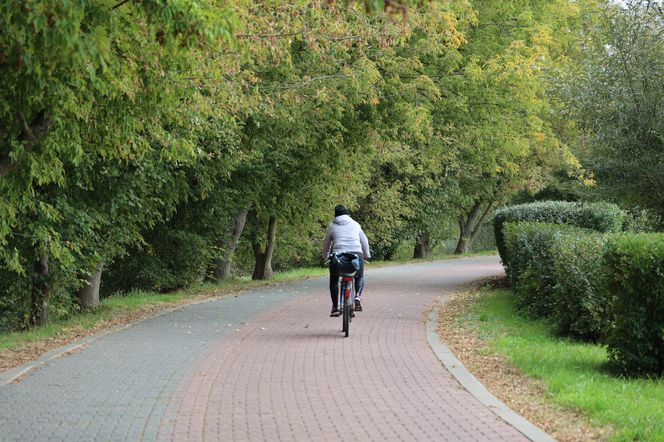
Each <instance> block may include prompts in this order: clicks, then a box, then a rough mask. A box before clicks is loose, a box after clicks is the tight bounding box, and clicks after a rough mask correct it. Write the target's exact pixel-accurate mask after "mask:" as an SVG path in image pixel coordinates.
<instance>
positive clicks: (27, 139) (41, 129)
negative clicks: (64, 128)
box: [0, 111, 54, 178]
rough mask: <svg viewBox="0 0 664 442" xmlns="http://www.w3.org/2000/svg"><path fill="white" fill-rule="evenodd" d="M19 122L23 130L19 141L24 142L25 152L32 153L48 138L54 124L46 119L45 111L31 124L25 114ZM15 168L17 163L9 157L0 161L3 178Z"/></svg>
mask: <svg viewBox="0 0 664 442" xmlns="http://www.w3.org/2000/svg"><path fill="white" fill-rule="evenodd" d="M19 120H20V123H21V127H22V129H23V130H22V131H21V134H20V135H19V137H18V139H19V141H21V142H23V151H24V152H31V151H32V150H33V149H34V148H35V147H36V146H37V145H38V144H39V143H40V142H41V140H42V139H43V138H44V137H45V136H46V134H47V133H48V131H49V130H50V129H51V127H52V126H53V123H54V121H53V119H51V118H46V112H45V111H41V112H39V113H38V114H37V116H36V117H35V119H34V120H33V121H32V123H30V124H28V122H27V120H26V119H25V116H24V115H23V114H19ZM15 168H16V162H14V161H12V160H11V159H10V158H9V156H6V157H3V158H1V159H0V177H1V178H4V177H6V176H8V175H9V174H10V173H12V172H13V171H14V169H15Z"/></svg>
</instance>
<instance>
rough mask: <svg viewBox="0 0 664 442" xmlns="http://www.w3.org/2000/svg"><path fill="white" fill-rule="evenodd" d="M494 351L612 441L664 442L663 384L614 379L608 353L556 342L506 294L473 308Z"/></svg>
mask: <svg viewBox="0 0 664 442" xmlns="http://www.w3.org/2000/svg"><path fill="white" fill-rule="evenodd" d="M471 312H472V313H471V315H469V317H468V318H466V319H468V320H470V321H471V322H473V323H475V324H476V325H477V327H478V329H479V331H480V333H481V336H482V337H483V338H484V339H485V340H486V342H487V343H488V344H489V346H490V347H491V348H492V349H493V350H494V351H496V352H497V353H499V354H501V355H503V356H505V357H506V358H507V360H508V361H509V362H510V363H511V364H513V365H515V366H516V367H518V368H519V369H521V371H523V372H524V373H525V374H526V375H528V376H531V377H534V378H537V379H541V380H542V381H543V382H544V384H545V385H546V386H547V388H548V391H549V392H550V395H551V399H552V400H553V401H554V402H556V403H558V404H561V405H563V406H565V407H569V408H571V409H574V410H580V411H581V412H582V413H584V414H585V415H587V416H589V417H590V418H591V419H592V420H593V422H594V423H595V424H597V425H600V426H604V425H608V426H610V427H612V428H613V429H614V432H613V434H612V435H611V437H610V440H612V441H664V379H659V380H653V379H627V378H622V377H619V376H616V375H614V374H613V373H612V372H611V370H610V368H609V365H608V362H607V361H608V359H607V353H606V349H605V348H604V347H603V346H601V345H594V344H585V343H579V342H574V341H570V340H565V339H560V338H556V337H555V336H552V334H551V330H550V328H549V327H548V325H547V324H546V322H544V321H529V320H526V319H524V318H523V317H520V316H519V315H518V314H517V313H516V309H515V307H514V304H513V302H512V297H511V293H510V292H509V291H507V290H485V291H483V292H482V296H481V297H480V298H479V300H478V302H477V303H475V304H474V305H473V306H472V308H471Z"/></svg>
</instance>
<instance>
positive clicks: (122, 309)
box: [0, 268, 327, 350]
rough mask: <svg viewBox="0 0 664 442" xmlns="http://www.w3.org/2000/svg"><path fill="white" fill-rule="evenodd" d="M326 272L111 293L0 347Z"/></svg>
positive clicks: (9, 336) (0, 339)
mask: <svg viewBox="0 0 664 442" xmlns="http://www.w3.org/2000/svg"><path fill="white" fill-rule="evenodd" d="M326 274H327V269H325V268H308V269H297V270H292V271H288V272H279V273H275V274H274V278H273V279H271V280H269V281H252V280H251V279H250V278H246V277H244V278H236V279H231V280H228V281H222V282H221V283H215V284H212V283H205V284H198V285H196V286H194V287H191V288H189V289H185V290H179V291H176V292H172V293H153V292H144V291H138V290H137V291H133V292H130V293H127V294H120V295H115V296H110V297H108V298H105V299H102V300H101V305H100V306H99V308H98V309H96V310H95V311H91V312H84V313H81V314H78V315H74V316H72V317H70V318H68V319H63V320H59V321H54V322H53V323H51V324H49V325H46V326H42V327H37V328H34V329H31V330H26V331H19V332H12V333H0V350H5V349H10V350H11V349H17V348H19V347H21V346H22V345H25V344H30V343H36V342H44V341H47V340H49V339H51V338H55V337H58V336H63V335H66V334H68V333H71V332H72V331H73V330H77V331H79V332H85V331H87V330H90V329H93V328H94V327H95V326H97V325H98V324H100V323H101V322H103V321H110V320H112V319H113V318H114V317H116V316H118V315H120V314H124V313H128V312H132V311H136V310H138V309H140V308H142V307H145V306H154V305H169V304H171V305H175V304H177V303H181V302H185V301H186V300H192V301H193V300H194V298H195V297H196V296H197V295H201V294H203V295H205V294H208V295H211V294H212V293H232V292H239V291H242V290H247V289H251V288H256V287H261V286H265V285H268V284H274V283H281V282H290V281H299V280H302V279H306V278H309V277H317V276H323V275H326Z"/></svg>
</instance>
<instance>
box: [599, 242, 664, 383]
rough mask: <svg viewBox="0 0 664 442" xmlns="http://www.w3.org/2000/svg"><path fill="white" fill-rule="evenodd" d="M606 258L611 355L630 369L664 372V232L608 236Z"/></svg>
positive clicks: (639, 372)
mask: <svg viewBox="0 0 664 442" xmlns="http://www.w3.org/2000/svg"><path fill="white" fill-rule="evenodd" d="M605 260H606V265H607V272H608V281H609V285H610V288H611V292H612V294H613V296H614V300H613V308H612V310H613V315H612V316H613V319H614V324H613V328H612V330H611V333H610V334H609V336H608V337H607V345H608V350H609V356H610V358H611V359H612V360H613V361H614V362H615V363H616V364H617V365H618V366H619V367H620V369H621V370H622V371H623V372H624V373H627V374H633V375H654V376H661V375H662V374H664V234H662V233H651V234H646V233H640V234H623V235H615V236H612V237H611V238H609V240H608V242H607V247H606V254H605Z"/></svg>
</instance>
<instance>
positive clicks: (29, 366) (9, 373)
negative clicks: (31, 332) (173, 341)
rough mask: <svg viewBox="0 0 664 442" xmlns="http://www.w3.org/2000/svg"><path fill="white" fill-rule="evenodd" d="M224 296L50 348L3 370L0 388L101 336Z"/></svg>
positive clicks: (195, 302)
mask: <svg viewBox="0 0 664 442" xmlns="http://www.w3.org/2000/svg"><path fill="white" fill-rule="evenodd" d="M221 298H223V296H222V297H220V298H208V299H201V300H197V301H194V302H190V303H186V304H181V305H176V306H172V307H167V308H166V309H164V310H161V311H158V312H156V313H155V314H152V315H148V316H146V317H144V318H140V319H137V320H135V321H132V322H129V323H127V324H122V325H118V326H116V327H112V328H110V329H108V330H104V331H100V332H98V333H95V334H93V335H90V336H86V337H84V338H81V339H77V340H75V341H73V342H70V343H69V344H66V345H64V346H62V347H58V348H54V349H53V350H50V351H48V352H46V353H44V354H43V355H41V356H39V357H38V358H37V359H33V360H31V361H28V362H25V363H23V364H21V365H19V366H17V367H14V368H10V369H8V370H5V371H3V372H0V388H2V387H4V386H5V385H7V384H11V383H15V382H19V381H20V380H21V379H22V378H24V377H25V376H27V375H29V374H30V373H31V372H32V371H33V370H35V369H37V368H38V367H40V366H42V365H44V364H46V363H47V362H49V361H52V360H54V359H58V358H61V357H65V356H68V355H70V354H72V353H75V352H77V351H79V350H83V349H84V348H85V347H87V346H88V344H90V343H91V342H94V341H96V340H97V339H99V338H102V337H104V336H107V335H110V334H111V333H116V332H118V331H120V330H124V329H127V328H129V327H133V326H135V325H136V324H140V323H141V322H143V321H148V320H150V319H153V318H156V317H159V316H162V315H166V314H168V313H172V312H174V311H177V310H179V309H181V308H184V307H186V306H189V305H194V304H200V303H203V302H210V301H214V300H218V299H221Z"/></svg>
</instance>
